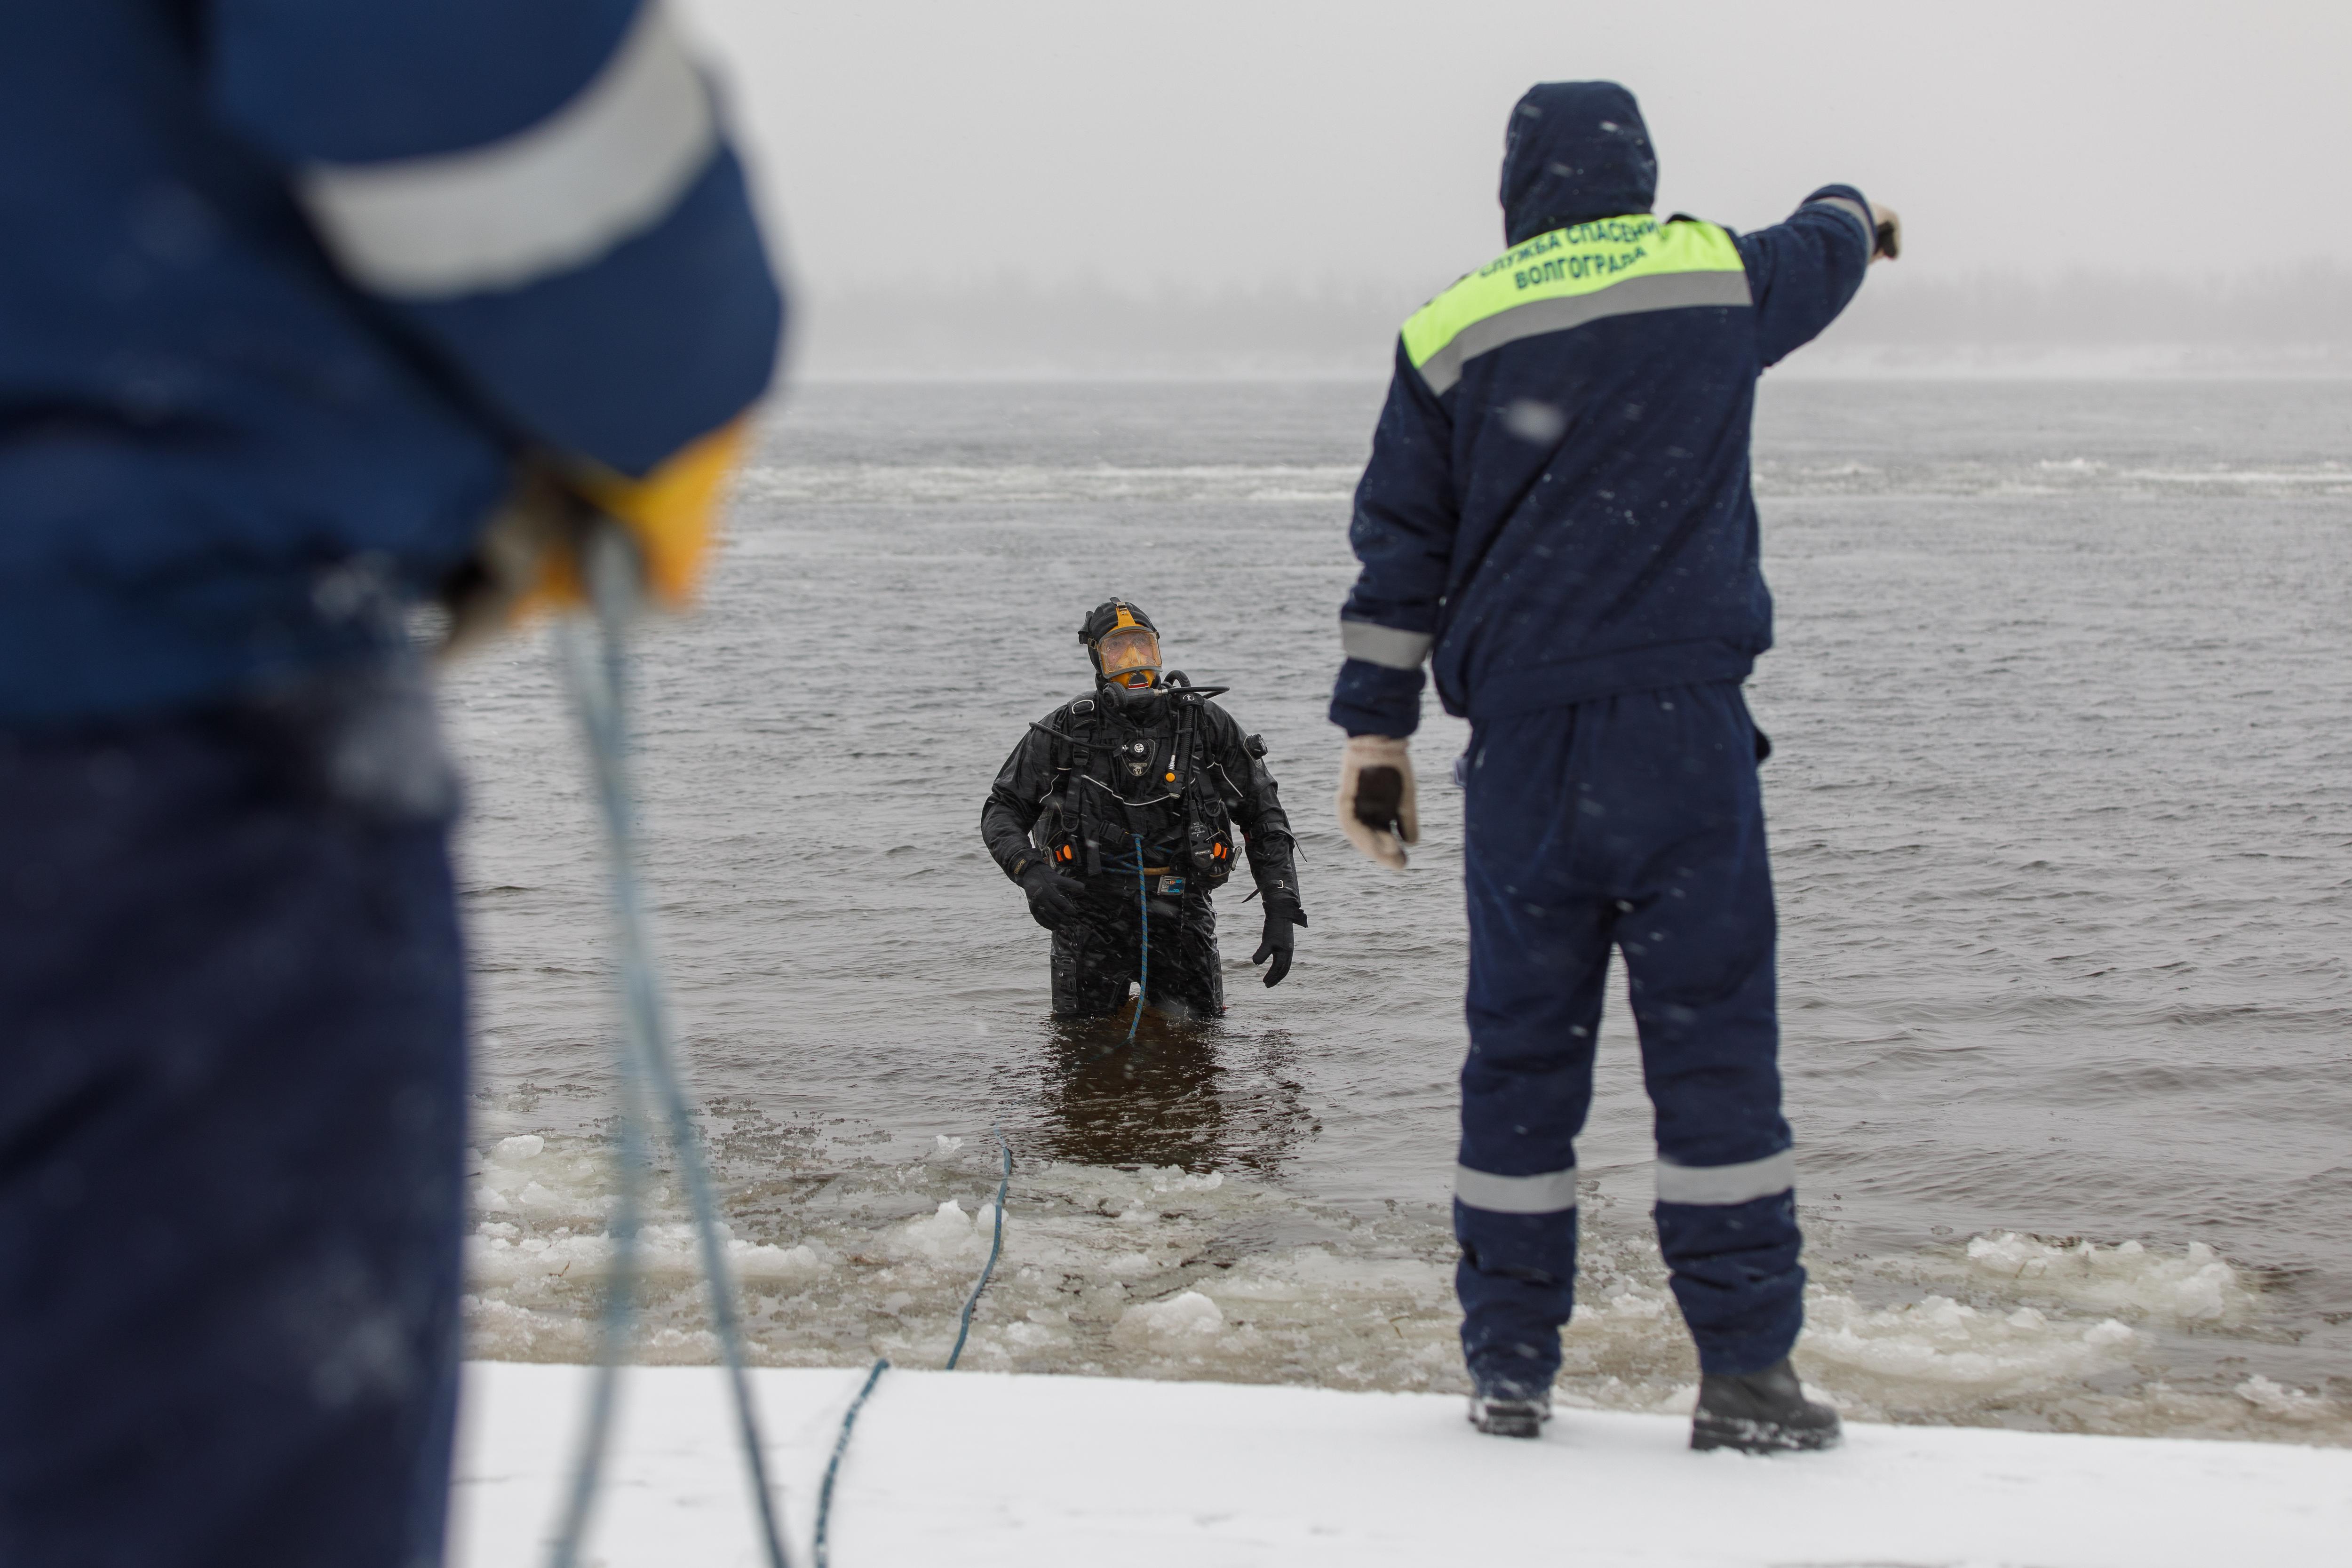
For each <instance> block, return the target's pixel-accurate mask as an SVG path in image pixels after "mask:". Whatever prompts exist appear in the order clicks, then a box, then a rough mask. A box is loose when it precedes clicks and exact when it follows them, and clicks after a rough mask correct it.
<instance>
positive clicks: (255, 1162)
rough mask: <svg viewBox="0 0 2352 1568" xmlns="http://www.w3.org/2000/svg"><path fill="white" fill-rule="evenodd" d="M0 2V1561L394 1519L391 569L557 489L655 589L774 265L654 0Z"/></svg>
mask: <svg viewBox="0 0 2352 1568" xmlns="http://www.w3.org/2000/svg"><path fill="white" fill-rule="evenodd" d="M8 16H9V23H8V26H9V36H8V39H7V43H6V46H5V47H0V191H5V193H6V196H5V202H6V207H7V224H8V237H7V241H6V243H5V245H0V1563H8V1564H11V1565H17V1564H21V1565H24V1568H33V1565H35V1564H43V1565H52V1564H53V1565H56V1568H67V1565H68V1564H73V1565H84V1568H131V1564H138V1565H140V1568H197V1565H199V1564H201V1565H207V1568H210V1565H222V1564H229V1563H238V1564H249V1565H251V1568H305V1565H313V1564H315V1565H317V1568H329V1565H333V1568H430V1564H433V1563H438V1562H439V1561H440V1560H441V1553H442V1535H443V1515H444V1510H445V1506H446V1500H447V1497H448V1491H449V1456H450V1436H451V1431H452V1422H453V1417H454V1408H455V1402H456V1395H457V1354H458V1347H459V1324H458V1289H459V1283H460V1263H461V1256H460V1242H461V1239H462V1237H463V1234H464V1226H465V1211H466V1190H465V1165H464V1154H465V1135H466V1105H467V1093H466V1089H467V1083H466V1043H465V1025H466V1004H465V971H466V964H465V957H464V953H463V952H462V949H461V946H460V942H459V932H458V926H457V909H456V900H455V897H454V894H453V889H452V887H451V877H450V868H449V858H448V843H447V840H448V833H449V826H450V821H451V817H452V814H453V812H454V809H455V806H456V799H457V795H456V785H455V779H454V775H453V773H452V772H451V770H450V767H449V765H448V763H447V762H446V760H445V759H444V756H443V753H442V752H441V749H440V746H439V742H438V740H437V737H436V723H435V719H434V713H433V706H432V700H431V693H430V689H429V683H428V681H427V680H426V679H425V672H424V671H423V670H422V669H421V668H419V667H418V665H417V662H416V660H415V657H414V655H413V654H412V653H411V651H410V641H409V637H410V629H409V624H408V615H409V611H410V609H411V608H412V607H413V606H415V605H417V604H418V603H419V602H420V601H421V600H423V599H425V598H427V597H431V596H433V595H436V593H440V594H442V595H445V596H446V598H447V600H448V601H449V602H450V603H451V605H452V606H453V607H454V608H455V609H456V610H457V613H458V619H459V621H460V622H461V623H462V624H463V625H464V626H467V628H469V629H481V628H484V627H487V626H491V625H493V624H495V623H496V622H497V620H498V619H499V616H501V615H502V614H504V613H505V611H506V609H507V608H508V607H509V606H511V605H513V604H514V603H515V602H516V601H517V599H518V598H519V597H520V596H522V595H530V594H533V593H537V594H539V595H541V596H542V597H543V596H545V595H547V594H549V593H551V592H560V591H561V587H562V584H564V583H565V582H567V581H570V580H572V573H571V571H570V570H569V568H568V567H567V565H566V563H565V556H566V551H565V548H564V543H563V542H564V540H565V539H566V538H567V537H568V535H567V532H566V531H567V529H568V528H570V527H571V525H572V522H573V521H576V520H577V519H578V518H580V517H581V516H582V515H583V513H584V512H585V511H586V510H588V509H589V508H591V507H592V506H593V508H594V509H597V510H602V511H603V512H604V513H605V514H606V515H608V516H609V517H611V518H612V519H614V520H615V521H617V522H618V523H619V524H620V525H622V526H623V527H625V529H626V530H627V531H629V533H630V535H631V537H632V538H633V541H634V542H635V546H636V549H637V552H638V554H639V557H640V559H641V561H642V563H643V565H644V567H645V571H646V581H647V584H648V586H649V587H651V588H652V589H653V590H654V592H655V593H656V595H662V596H673V597H674V596H675V595H677V594H678V593H679V592H681V591H682V589H683V587H684V585H685V582H686V580H687V578H688V576H689V575H690V574H691V572H692V569H693V565H694V562H695V558H696V556H697V555H698V542H699V540H700V539H701V538H702V537H703V536H704V535H705V533H706V532H707V530H708V527H709V517H710V511H711V506H712V500H713V496H714V494H715V491H716V486H717V482H718V479H719V477H720V476H721V475H723V473H724V472H725V471H726V469H727V467H728V465H729V460H730V453H731V451H732V450H733V447H734V444H735V439H736V437H735V435H734V432H735V431H736V430H737V429H738V428H739V427H740V416H741V415H742V413H743V411H744V410H745V408H746V406H747V405H749V404H750V403H751V401H752V399H753V398H755V397H756V396H758V395H759V394H760V392H761V389H762V388H763V387H764V386H765V385H766V384H767V382H768V379H769V376H770V374H771V371H772V366H773V363H774V358H775V353H776V347H777V341H778V334H779V331H780V330H781V324H782V298H781V296H780V295H779V293H778V292H777V289H776V287H775V284H774V282H773V280H772V275H771V271H770V268H769V267H768V264H767V260H766V257H765V253H764V249H763V247H762V244H761V237H760V235H759V232H758V230H757V228H756V227H755V226H754V224H753V221H752V218H751V209H750V206H749V204H748V201H747V199H746V193H745V190H744V184H743V177H742V171H741V169H740V167H739V165H738V164H737V162H736V160H735V157H734V155H733V153H731V152H730V150H729V146H728V140H727V136H726V134H725V131H724V128H723V126H722V125H721V124H720V122H719V116H718V113H717V111H716V109H715V106H714V104H713V101H712V99H711V96H710V90H709V87H708V85H707V83H706V81H705V79H704V77H703V74H702V72H701V70H700V69H699V68H698V66H697V65H696V64H695V62H694V61H693V60H692V59H691V58H689V57H688V55H687V53H686V52H685V51H684V49H683V48H682V47H681V46H680V43H679V40H678V38H677V35H676V34H675V33H674V32H673V31H672V29H671V26H670V25H669V22H668V20H667V15H666V13H665V11H664V9H663V7H662V6H661V5H657V4H652V3H640V0H464V3H463V4H459V3H456V0H416V3H414V4H404V5H358V4H352V3H349V0H310V3H308V4H300V5H286V4H227V3H221V4H204V3H199V0H71V3H70V4H67V5H19V6H13V7H11V8H10V9H9V12H8ZM493 517H496V518H497V519H498V520H499V521H497V523H496V524H495V526H493V525H492V522H491V520H492V519H493Z"/></svg>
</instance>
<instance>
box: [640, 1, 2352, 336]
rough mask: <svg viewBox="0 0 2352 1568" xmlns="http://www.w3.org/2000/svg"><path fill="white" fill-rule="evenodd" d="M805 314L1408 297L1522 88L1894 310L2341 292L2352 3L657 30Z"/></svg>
mask: <svg viewBox="0 0 2352 1568" xmlns="http://www.w3.org/2000/svg"><path fill="white" fill-rule="evenodd" d="M680 4H681V6H682V9H683V10H684V11H685V13H686V14H687V15H688V16H689V17H690V18H691V20H692V23H693V25H694V26H695V30H696V32H697V35H698V37H699V38H700V39H701V41H702V43H703V46H704V53H705V54H706V56H708V57H709V58H711V59H712V60H713V61H714V63H715V64H716V65H717V66H718V68H719V71H720V73H721V75H722V78H723V79H725V80H726V81H727V82H728V83H729V84H730V89H731V97H732V100H733V103H734V106H735V110H736V118H737V121H738V123H739V125H740V128H741V131H742V134H743V137H744V139H745V140H746V142H748V143H749V144H750V146H749V151H750V154H751V159H752V161H753V162H754V163H755V166H756V171H757V174H758V178H759V183H760V184H761V189H762V191H763V193H764V194H765V195H766V197H767V199H768V200H769V202H770V204H771V205H772V210H773V211H774V213H775V214H776V216H778V217H779V218H780V220H781V222H780V225H779V226H780V229H781V232H782V237H783V251H784V258H785V259H786V261H787V263H788V264H789V265H790V266H791V267H792V268H793V270H794V272H795V273H797V274H798V275H800V276H801V277H802V278H803V279H804V280H806V281H807V282H809V283H812V284H814V285H816V286H817V287H819V288H821V289H822V288H832V289H843V288H856V287H865V286H872V285H877V284H892V285H898V284H904V285H907V286H912V287H935V288H940V289H959V288H966V287H969V286H971V285H972V284H974V283H976V282H985V281H988V280H991V279H1003V278H1010V279H1020V280H1029V281H1058V280H1063V279H1081V278H1083V279H1096V280H1099V281H1101V282H1104V283H1107V284H1110V285H1112V286H1115V287H1118V288H1121V289H1136V290H1138V291H1154V290H1157V289H1161V288H1164V287H1167V286H1169V285H1177V286H1186V287H1192V288H1195V289H1214V288H1220V287H1228V286H1232V285H1235V284H1252V285H1257V284H1274V285H1276V286H1285V285H1287V286H1309V285H1318V284H1321V283H1324V282H1346V281H1349V280H1353V281H1356V282H1358V283H1375V284H1379V285H1382V286H1386V285H1389V284H1392V283H1401V284H1403V285H1408V286H1412V287H1417V288H1421V289H1423V291H1426V290H1427V289H1434V288H1436V287H1438V286H1441V285H1442V284H1443V283H1444V282H1445V281H1446V280H1448V279H1452V278H1453V277H1454V276H1455V275H1457V274H1458V273H1460V272H1462V271H1463V270H1465V268H1469V267H1471V266H1474V265H1475V264H1477V263H1478V262H1479V261H1481V260H1483V259H1484V258H1486V257H1487V256H1488V255H1490V254H1491V253H1492V252H1494V251H1495V250H1496V249H1498V248H1499V247H1500V246H1501V228H1500V220H1499V217H1498V216H1497V213H1496V205H1495V195H1494V189H1495V179H1496V162H1497V159H1498V157H1499V155H1500V149H1501V139H1502V130H1503V124H1504V121H1505V119H1506V117H1507V111H1508V110H1509V107H1510V104H1511V102H1512V100H1514V99H1515V98H1516V97H1517V95H1518V93H1519V92H1520V91H1522V90H1523V89H1525V88H1526V87H1527V86H1528V84H1529V83H1530V82H1533V81H1537V80H1541V79H1563V78H1581V77H1612V78H1615V79H1619V80H1622V81H1623V82H1625V83H1626V84H1627V85H1628V86H1630V87H1632V88H1633V89H1634V90H1635V92H1636V93H1638V94H1639V95H1640V97H1641V99H1642V102H1643V110H1644V113H1645V115H1646V117H1647V118H1648V121H1649V123H1650V128H1651V132H1652V135H1653V138H1654V141H1655V142H1656V143H1657V147H1658V153H1659V160H1660V165H1661V183H1660V189H1659V195H1658V201H1659V210H1660V212H1662V213H1664V212H1669V211H1675V210H1685V211H1689V212H1693V213H1696V214H1698V215H1700V216H1706V217H1710V218H1714V219H1717V221H1720V222H1725V223H1728V224H1731V225H1733V226H1738V227H1750V226H1759V225H1761V224H1765V223H1769V222H1772V221H1774V220H1776V219H1777V218H1779V217H1780V216H1782V215H1784V214H1785V213H1786V212H1787V211H1788V209H1789V208H1790V206H1792V205H1794V204H1795V203H1796V202H1797V201H1798V200H1800V199H1801V197H1802V196H1803V195H1805V194H1806V192H1807V191H1809V190H1810V189H1811V188H1812V187H1813V186H1814V185H1816V184H1822V183H1825V182H1829V181H1836V180H1843V181H1847V182H1850V183H1853V184H1858V185H1860V186H1861V187H1862V188H1863V189H1864V191H1866V192H1868V193H1869V194H1870V195H1873V196H1874V197H1876V198H1878V199H1881V200H1884V201H1887V202H1891V203H1893V204H1894V205H1896V206H1898V207H1899V208H1901V209H1902V211H1903V214H1904V217H1905V225H1906V233H1907V237H1908V242H1909V253H1908V254H1907V255H1906V258H1905V262H1904V267H1905V269H1906V273H1908V274H1911V275H1913V276H1916V277H1919V278H1920V279H1922V280H1923V281H1924V280H1925V279H1926V278H1927V276H1928V275H1937V276H1958V275H1961V274H1969V273H1976V272H1979V271H1982V270H1986V269H1992V270H1998V271H2002V272H2024V273H2038V272H2051V271H2058V270H2064V269H2073V268H2095V269H2100V270H2106V269H2116V270H2135V271H2137V270H2149V271H2159V272H2165V273H2169V274H2174V275H2179V276H2189V277H2206V276H2214V275H2221V276H2231V277H2242V276H2245V275H2248V274H2250V273H2256V272H2262V271H2266V270H2270V269H2272V268H2278V267H2281V266H2284V265H2287V264H2291V263H2295V262H2302V261H2307V260H2311V259H2314V258H2327V259H2334V260H2337V261H2343V260H2347V259H2352V199H2347V185H2352V174H2347V162H2352V93H2347V90H2346V87H2345V75H2346V68H2347V61H2352V3H2347V0H2300V3H2297V0H2235V3H2233V4H2231V5H2226V6H2224V5H2212V4H2210V3H2201V4H2188V3H2183V0H2137V3H2135V4H2110V3H2107V0H2041V3H2039V4H2020V3H2015V0H1989V3H1985V4H1978V5H1965V6H1963V5H1926V4H1920V3H1917V0H1908V3H1906V0H1877V3H1875V4H1859V3H1850V0H1738V3H1706V0H1619V3H1618V4H1615V5H1601V4H1593V3H1591V0H1586V3H1584V4H1576V5H1564V4H1559V3H1556V0H1555V3H1549V4H1534V3H1523V0H1445V3H1432V0H1345V3H1327V0H1258V3H1256V4H1234V3H1230V0H1181V3H1180V4H1160V5H1149V6H1147V5H1132V4H1118V3H1115V0H1093V3H1076V0H969V3H961V4H956V3H947V0H905V3H901V4H898V5H877V4H873V3H871V0H860V3H838V0H836V3H835V4H830V5H806V4H792V3H788V0H680Z"/></svg>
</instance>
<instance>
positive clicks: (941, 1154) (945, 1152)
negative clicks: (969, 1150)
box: [931, 1132, 963, 1160]
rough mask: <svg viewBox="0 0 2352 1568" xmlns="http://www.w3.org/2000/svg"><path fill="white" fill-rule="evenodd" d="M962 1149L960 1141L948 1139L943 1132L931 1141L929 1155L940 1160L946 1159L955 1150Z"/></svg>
mask: <svg viewBox="0 0 2352 1568" xmlns="http://www.w3.org/2000/svg"><path fill="white" fill-rule="evenodd" d="M962 1147H963V1140H962V1139H961V1138H950V1137H949V1136H948V1135H947V1134H946V1133H944V1132H942V1133H940V1135H939V1136H938V1137H936V1138H934V1139H932V1140H931V1153H932V1154H933V1155H934V1156H935V1157H937V1158H939V1159H941V1160H944V1159H946V1158H947V1157H948V1156H949V1155H950V1154H952V1153H954V1152H956V1151H957V1150H959V1149H961V1148H962Z"/></svg>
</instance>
